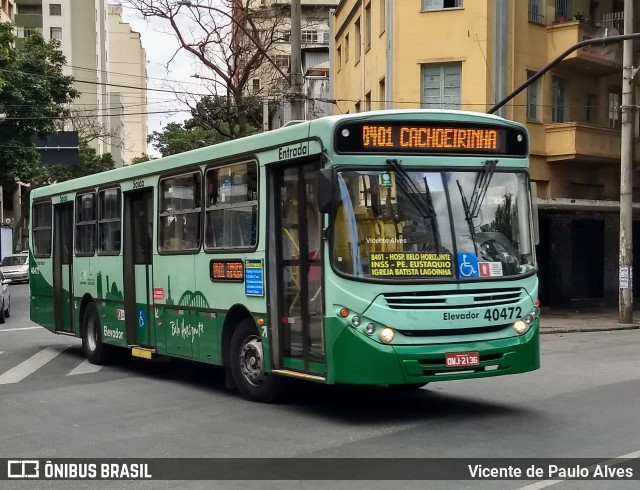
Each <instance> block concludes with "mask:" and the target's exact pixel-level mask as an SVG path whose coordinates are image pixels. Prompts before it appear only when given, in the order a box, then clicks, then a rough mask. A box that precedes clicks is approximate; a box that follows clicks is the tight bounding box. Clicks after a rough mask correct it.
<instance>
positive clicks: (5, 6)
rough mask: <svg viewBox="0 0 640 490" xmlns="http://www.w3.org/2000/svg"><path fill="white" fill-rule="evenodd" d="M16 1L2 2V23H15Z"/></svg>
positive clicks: (0, 7) (0, 5) (1, 0)
mask: <svg viewBox="0 0 640 490" xmlns="http://www.w3.org/2000/svg"><path fill="white" fill-rule="evenodd" d="M14 3H15V2H14V0H0V22H13V15H14V13H15V5H14Z"/></svg>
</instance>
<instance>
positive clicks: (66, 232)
mask: <svg viewBox="0 0 640 490" xmlns="http://www.w3.org/2000/svg"><path fill="white" fill-rule="evenodd" d="M53 221H54V222H53V305H54V306H53V311H54V318H55V330H56V332H63V333H73V332H74V328H73V201H71V202H65V203H62V204H56V205H54V206H53Z"/></svg>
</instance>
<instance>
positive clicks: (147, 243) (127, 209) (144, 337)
mask: <svg viewBox="0 0 640 490" xmlns="http://www.w3.org/2000/svg"><path fill="white" fill-rule="evenodd" d="M123 195H124V223H123V224H124V234H123V238H124V239H123V245H124V260H123V264H124V274H123V277H124V319H125V325H126V337H127V344H128V345H138V346H142V347H149V346H152V345H153V342H154V340H155V339H153V338H152V332H153V329H152V328H151V325H152V324H153V317H151V315H150V314H151V312H152V309H151V307H150V304H151V301H150V289H151V284H152V280H153V276H152V273H153V270H152V259H153V250H152V244H153V240H152V237H153V189H151V188H147V189H141V190H136V191H130V192H125V193H124V194H123Z"/></svg>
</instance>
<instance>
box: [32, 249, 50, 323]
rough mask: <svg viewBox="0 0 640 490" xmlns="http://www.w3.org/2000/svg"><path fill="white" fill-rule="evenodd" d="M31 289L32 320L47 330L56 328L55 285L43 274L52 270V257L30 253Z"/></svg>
mask: <svg viewBox="0 0 640 490" xmlns="http://www.w3.org/2000/svg"><path fill="white" fill-rule="evenodd" d="M29 269H30V274H29V291H30V294H31V301H30V316H31V321H32V322H34V323H37V324H39V325H41V326H43V327H44V328H46V329H47V330H50V331H52V332H53V331H54V330H55V316H54V312H53V286H52V281H51V280H50V278H49V280H47V278H46V277H45V276H44V275H43V274H42V271H50V269H51V259H46V261H45V259H35V258H33V253H32V252H30V253H29Z"/></svg>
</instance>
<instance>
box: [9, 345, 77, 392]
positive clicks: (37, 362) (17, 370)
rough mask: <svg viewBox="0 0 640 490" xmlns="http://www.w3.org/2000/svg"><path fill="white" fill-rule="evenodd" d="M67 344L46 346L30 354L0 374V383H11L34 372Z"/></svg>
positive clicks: (59, 352) (60, 351)
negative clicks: (24, 359)
mask: <svg viewBox="0 0 640 490" xmlns="http://www.w3.org/2000/svg"><path fill="white" fill-rule="evenodd" d="M67 347H69V346H68V345H54V346H52V347H46V348H45V349H42V350H41V351H40V352H38V353H36V354H35V355H33V356H31V357H30V358H29V359H27V360H26V361H24V362H21V363H20V364H18V365H17V366H16V367H14V368H11V369H9V370H8V371H7V372H5V373H3V374H0V385H6V384H11V383H17V382H18V381H22V380H23V379H24V378H26V377H27V376H29V375H30V374H32V373H34V372H36V371H37V370H38V369H40V368H41V367H42V366H44V365H45V364H46V363H48V362H49V361H51V360H52V359H54V358H55V357H56V356H58V355H60V354H61V353H62V352H63V351H64V350H65V349H66V348H67Z"/></svg>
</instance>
